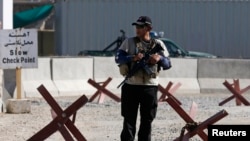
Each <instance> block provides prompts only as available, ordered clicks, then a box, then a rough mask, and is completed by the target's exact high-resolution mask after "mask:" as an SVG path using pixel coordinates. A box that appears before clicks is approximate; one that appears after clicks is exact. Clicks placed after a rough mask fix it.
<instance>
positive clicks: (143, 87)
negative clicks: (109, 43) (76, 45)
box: [115, 16, 171, 141]
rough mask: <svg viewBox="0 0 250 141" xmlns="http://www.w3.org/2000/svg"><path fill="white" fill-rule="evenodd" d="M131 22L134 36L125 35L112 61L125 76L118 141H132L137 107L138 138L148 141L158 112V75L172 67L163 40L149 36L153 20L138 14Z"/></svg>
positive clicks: (139, 140) (140, 140)
mask: <svg viewBox="0 0 250 141" xmlns="http://www.w3.org/2000/svg"><path fill="white" fill-rule="evenodd" d="M132 25H134V26H135V30H136V37H131V38H127V39H125V40H124V41H123V43H122V45H121V46H120V48H119V49H118V51H117V54H116V57H115V61H116V63H117V64H119V65H118V66H119V69H120V73H121V75H123V76H126V77H125V78H126V79H125V83H124V84H123V85H122V88H121V114H122V116H123V117H124V121H123V129H122V132H121V135H120V138H121V141H134V139H135V133H136V120H137V113H138V108H139V109H140V117H141V118H140V128H139V131H138V141H151V126H152V122H153V120H154V118H155V116H156V111H157V106H158V102H157V91H158V74H159V72H160V70H161V69H162V70H167V69H169V68H171V63H170V60H169V58H168V56H169V53H168V51H167V49H166V47H165V45H164V43H163V42H162V41H160V40H158V39H151V38H150V34H149V33H150V31H151V29H152V21H151V19H150V18H149V17H147V16H141V17H139V18H138V20H137V21H136V22H134V23H132Z"/></svg>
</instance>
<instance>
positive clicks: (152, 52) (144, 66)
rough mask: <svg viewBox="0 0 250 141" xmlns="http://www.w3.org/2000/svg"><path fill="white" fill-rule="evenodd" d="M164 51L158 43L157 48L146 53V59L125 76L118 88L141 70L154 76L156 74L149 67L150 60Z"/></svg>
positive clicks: (140, 61) (135, 65)
mask: <svg viewBox="0 0 250 141" xmlns="http://www.w3.org/2000/svg"><path fill="white" fill-rule="evenodd" d="M162 50H163V48H162V47H161V45H159V44H157V43H156V45H155V47H153V48H152V49H150V50H148V51H146V52H145V53H144V57H143V58H142V59H141V60H139V61H137V62H136V63H135V64H134V65H133V67H132V68H131V69H130V71H129V72H128V74H127V75H126V76H125V79H124V80H123V81H122V82H121V83H120V84H119V85H118V86H117V88H119V87H120V86H121V85H123V84H124V83H125V82H126V81H127V80H128V78H130V77H132V76H133V75H134V74H135V73H136V72H137V71H138V70H140V69H144V70H145V71H146V73H147V74H149V75H152V74H153V73H154V72H153V71H152V70H151V69H150V67H149V66H148V60H149V58H150V56H151V55H152V54H155V53H157V52H159V51H162Z"/></svg>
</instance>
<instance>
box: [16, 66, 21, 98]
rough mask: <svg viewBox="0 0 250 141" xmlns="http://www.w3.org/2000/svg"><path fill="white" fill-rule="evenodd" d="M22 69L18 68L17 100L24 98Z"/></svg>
mask: <svg viewBox="0 0 250 141" xmlns="http://www.w3.org/2000/svg"><path fill="white" fill-rule="evenodd" d="M21 75H22V69H21V68H16V89H17V99H21V98H22V89H21V87H22V76H21Z"/></svg>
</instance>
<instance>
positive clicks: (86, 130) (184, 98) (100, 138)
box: [0, 94, 250, 141]
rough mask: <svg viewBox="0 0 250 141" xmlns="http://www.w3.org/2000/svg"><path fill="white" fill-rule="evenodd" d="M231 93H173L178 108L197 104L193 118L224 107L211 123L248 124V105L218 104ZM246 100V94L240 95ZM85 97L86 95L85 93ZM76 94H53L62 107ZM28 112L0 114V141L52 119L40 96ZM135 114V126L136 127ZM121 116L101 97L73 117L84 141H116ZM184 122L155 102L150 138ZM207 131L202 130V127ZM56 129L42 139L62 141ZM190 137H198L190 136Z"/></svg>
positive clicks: (167, 134)
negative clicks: (215, 120) (221, 112)
mask: <svg viewBox="0 0 250 141" xmlns="http://www.w3.org/2000/svg"><path fill="white" fill-rule="evenodd" d="M230 95H231V94H177V95H175V97H176V98H178V99H179V100H180V101H181V102H182V105H181V106H182V108H183V109H184V110H185V111H187V112H188V111H189V109H190V106H191V104H192V102H193V101H194V102H196V103H197V104H198V112H197V115H196V117H195V121H197V122H202V121H204V120H206V119H207V118H208V117H210V116H212V115H214V114H216V113H217V112H219V111H221V110H223V109H225V110H226V111H227V112H228V113H229V115H228V116H226V117H225V118H223V119H221V120H220V121H218V122H216V123H215V124H250V118H249V117H250V110H249V107H248V106H243V105H242V106H236V105H235V101H234V100H232V101H230V102H229V103H226V104H225V105H223V106H218V103H219V102H221V101H222V100H224V99H225V98H227V97H229V96H230ZM244 96H245V97H246V98H247V99H250V95H244ZM88 97H89V96H88ZM77 98H78V97H57V98H56V101H57V102H58V103H59V104H60V106H61V107H63V108H64V109H65V108H67V107H68V106H69V105H70V104H71V103H72V102H74V101H75V100H76V99H77ZM30 100H31V113H28V114H8V113H2V114H1V113H0V141H25V140H27V139H29V138H30V137H31V136H32V135H34V134H35V133H36V132H38V131H39V130H40V129H42V128H43V127H44V126H46V125H47V124H49V123H50V122H51V121H52V117H51V113H50V107H49V105H48V104H47V103H46V101H45V100H44V99H42V98H30ZM139 118H140V117H139V116H138V122H137V127H138V126H139ZM122 122H123V119H122V117H121V115H120V103H116V102H115V101H113V100H111V99H109V98H107V97H106V98H105V101H104V103H102V104H98V103H97V102H96V101H94V102H91V103H87V104H86V105H85V106H84V107H82V108H81V109H80V110H79V111H78V112H77V116H76V122H75V125H76V127H77V128H78V129H79V130H80V131H81V133H82V134H83V135H84V136H85V137H86V139H87V140H88V141H119V135H120V132H121V130H122ZM184 125H185V122H184V121H183V119H182V118H180V117H179V115H178V114H177V113H176V112H175V111H174V110H173V109H172V108H171V107H170V105H168V104H167V103H166V102H161V103H159V105H158V113H157V116H156V119H155V120H154V122H153V131H152V141H171V140H173V139H175V138H176V137H178V136H179V135H180V131H181V128H182V127H183V126H184ZM204 131H205V132H207V131H206V130H204ZM63 140H64V139H63V138H62V136H61V134H60V133H59V132H56V133H54V134H53V135H51V136H50V137H49V138H47V139H46V141H63ZM190 140H192V141H199V140H201V139H200V138H199V137H198V136H194V137H193V138H191V139H190Z"/></svg>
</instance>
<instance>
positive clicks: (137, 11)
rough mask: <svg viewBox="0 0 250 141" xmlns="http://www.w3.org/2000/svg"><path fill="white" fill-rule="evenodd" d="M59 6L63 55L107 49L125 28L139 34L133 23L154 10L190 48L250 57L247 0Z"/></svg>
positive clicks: (162, 26)
mask: <svg viewBox="0 0 250 141" xmlns="http://www.w3.org/2000/svg"><path fill="white" fill-rule="evenodd" d="M55 11H56V18H55V22H56V27H55V28H56V52H57V54H58V55H77V54H78V53H79V52H80V51H83V50H103V49H104V48H105V47H106V46H108V45H109V44H110V43H112V42H113V41H114V40H116V39H117V37H118V36H120V35H121V33H120V32H119V31H120V29H123V30H124V31H125V32H126V35H127V36H128V37H129V36H134V28H133V27H132V26H131V23H132V22H133V21H135V20H136V19H137V18H138V17H139V16H141V15H148V16H150V17H151V18H152V20H153V26H154V27H153V30H155V31H164V33H165V37H167V38H170V39H172V40H173V41H175V42H176V43H177V44H179V45H180V46H182V47H183V48H185V49H187V50H194V51H203V52H209V53H212V54H216V55H219V56H223V57H230V58H231V57H232V58H250V54H249V52H250V48H249V45H250V40H248V37H249V34H250V32H249V31H250V18H249V17H250V1H247V0H241V1H240V0H232V1H226V0H217V1H216V0H213V1H212V0H74V1H70V0H69V1H58V2H57V3H56V5H55Z"/></svg>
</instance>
